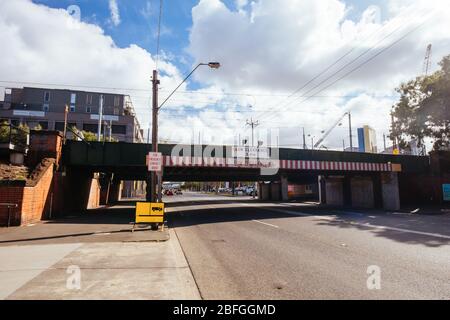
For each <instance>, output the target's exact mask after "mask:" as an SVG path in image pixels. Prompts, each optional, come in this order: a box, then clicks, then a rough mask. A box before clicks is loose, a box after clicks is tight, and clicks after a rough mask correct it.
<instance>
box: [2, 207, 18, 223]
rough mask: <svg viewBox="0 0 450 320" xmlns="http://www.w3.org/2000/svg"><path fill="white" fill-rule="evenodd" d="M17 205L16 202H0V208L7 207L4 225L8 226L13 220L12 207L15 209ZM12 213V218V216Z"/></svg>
mask: <svg viewBox="0 0 450 320" xmlns="http://www.w3.org/2000/svg"><path fill="white" fill-rule="evenodd" d="M18 207H19V206H18V205H17V204H16V203H0V208H7V209H8V222H7V224H6V226H7V227H8V228H9V227H10V226H11V223H12V222H15V220H16V219H15V218H16V213H15V212H14V211H15V210H14V209H17V208H18ZM13 213H14V219H13V220H12V218H13Z"/></svg>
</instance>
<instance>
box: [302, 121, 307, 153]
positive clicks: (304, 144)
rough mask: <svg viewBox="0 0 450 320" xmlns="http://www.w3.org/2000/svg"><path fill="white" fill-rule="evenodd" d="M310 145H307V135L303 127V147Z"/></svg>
mask: <svg viewBox="0 0 450 320" xmlns="http://www.w3.org/2000/svg"><path fill="white" fill-rule="evenodd" d="M307 148H308V147H307V146H306V135H305V128H304V127H303V149H304V150H306V149H307Z"/></svg>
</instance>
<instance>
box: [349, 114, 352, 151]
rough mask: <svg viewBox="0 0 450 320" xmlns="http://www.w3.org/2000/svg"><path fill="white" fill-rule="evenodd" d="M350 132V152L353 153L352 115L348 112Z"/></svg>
mask: <svg viewBox="0 0 450 320" xmlns="http://www.w3.org/2000/svg"><path fill="white" fill-rule="evenodd" d="M348 131H349V136H350V152H353V135H352V114H351V112H350V111H349V112H348Z"/></svg>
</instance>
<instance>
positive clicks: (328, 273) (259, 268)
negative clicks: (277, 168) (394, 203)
mask: <svg viewBox="0 0 450 320" xmlns="http://www.w3.org/2000/svg"><path fill="white" fill-rule="evenodd" d="M221 198H222V199H220V198H219V199H218V198H214V199H211V196H210V195H201V194H187V195H184V196H183V197H182V198H176V199H175V200H174V201H175V202H174V203H169V212H170V213H169V221H170V226H171V227H172V228H174V229H175V231H176V234H177V236H178V239H179V241H180V244H181V246H182V248H183V251H184V253H185V255H186V258H187V261H188V263H189V265H190V267H191V269H192V272H193V275H194V278H195V280H196V283H197V285H198V287H199V290H200V293H201V295H202V297H203V298H204V299H450V282H449V281H448V270H449V269H450V250H449V245H450V231H449V230H450V220H449V216H448V214H447V215H440V216H420V215H412V214H400V213H397V214H396V213H389V214H388V213H382V212H377V211H345V210H334V209H327V208H324V207H318V206H317V205H315V204H300V203H257V202H254V201H249V200H247V201H242V200H241V201H239V200H234V199H233V198H228V197H221ZM371 266H376V267H379V268H380V271H381V282H380V284H381V288H380V289H379V290H377V289H375V290H370V289H368V287H367V281H368V278H369V274H368V273H367V272H368V269H369V268H370V267H371ZM372 268H373V267H372ZM370 270H371V269H369V271H370Z"/></svg>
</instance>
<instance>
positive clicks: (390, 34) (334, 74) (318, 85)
mask: <svg viewBox="0 0 450 320" xmlns="http://www.w3.org/2000/svg"><path fill="white" fill-rule="evenodd" d="M402 27H403V25H400V26H398V27H396V28H395V29H394V30H393V31H391V32H390V33H388V34H387V35H386V36H384V37H383V38H382V39H381V40H379V41H377V42H376V43H375V44H374V45H372V46H371V47H369V48H368V49H366V50H365V51H364V52H362V53H361V54H359V55H358V56H357V57H356V58H353V59H352V60H350V61H349V62H348V63H346V64H345V65H344V66H343V67H341V68H340V69H338V70H337V71H335V72H333V73H332V74H331V75H329V76H327V77H326V78H325V79H324V80H322V81H320V82H319V83H318V84H317V85H315V86H314V87H313V88H312V89H309V90H308V91H307V92H306V93H304V94H303V96H307V99H309V98H310V97H309V96H308V94H310V93H311V92H312V91H313V90H315V89H317V88H318V87H320V86H321V85H322V84H324V83H326V82H327V81H328V80H330V79H332V78H333V77H334V76H336V75H338V74H339V73H340V72H341V71H343V70H345V69H346V68H347V67H349V66H350V65H352V64H353V63H354V62H356V61H358V60H359V59H360V58H362V57H363V56H365V55H366V54H368V53H369V52H371V51H372V50H374V49H375V48H377V47H378V46H379V45H380V44H381V43H383V42H384V41H385V40H386V39H388V38H389V37H391V36H392V35H393V34H395V33H397V32H398V31H399V30H400V29H402ZM341 58H342V57H341ZM341 58H339V59H338V61H340V60H341ZM333 65H336V63H334V64H333ZM316 78H317V77H316ZM311 82H312V81H309V82H308V84H309V83H311ZM319 92H322V91H319ZM316 94H317V93H316ZM298 98H300V96H299V97H296V98H295V99H294V100H291V101H290V102H288V103H287V104H285V105H283V106H281V107H279V108H277V109H278V111H280V110H281V109H283V108H286V107H287V106H289V105H290V104H292V103H293V102H295V101H296V100H297V99H298ZM273 112H275V111H272V113H273Z"/></svg>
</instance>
